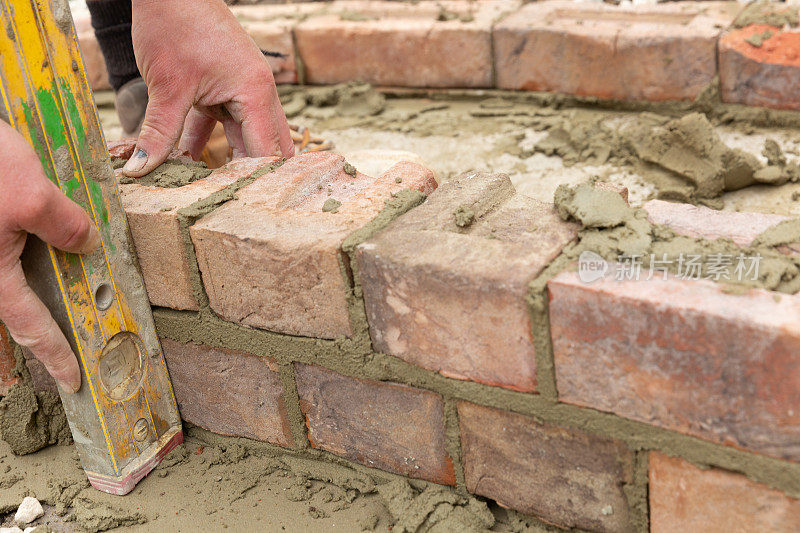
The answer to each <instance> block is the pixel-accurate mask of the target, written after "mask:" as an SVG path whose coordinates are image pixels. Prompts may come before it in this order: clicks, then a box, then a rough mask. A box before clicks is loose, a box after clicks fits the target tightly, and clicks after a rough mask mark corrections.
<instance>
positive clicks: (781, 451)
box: [548, 272, 800, 460]
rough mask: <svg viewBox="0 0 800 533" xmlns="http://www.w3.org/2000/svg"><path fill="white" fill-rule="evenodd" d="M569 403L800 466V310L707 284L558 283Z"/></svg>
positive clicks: (556, 330) (573, 278) (556, 337)
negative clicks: (799, 461)
mask: <svg viewBox="0 0 800 533" xmlns="http://www.w3.org/2000/svg"><path fill="white" fill-rule="evenodd" d="M548 289H549V291H550V325H551V333H552V339H553V354H554V358H555V369H556V381H557V384H558V394H559V399H560V400H561V401H563V402H567V403H572V404H576V405H581V406H586V407H591V408H593V409H599V410H601V411H610V412H613V413H616V414H618V415H621V416H624V417H628V418H632V419H635V420H639V421H642V422H646V423H648V424H652V425H655V426H660V427H664V428H668V429H673V430H677V431H680V432H682V433H687V434H689V435H694V436H696V437H700V438H703V439H706V440H709V441H712V442H717V443H722V444H727V445H731V446H735V447H737V448H746V449H749V450H753V451H756V452H761V453H764V454H767V455H772V456H775V457H779V458H785V459H792V460H800V395H798V394H797V390H798V387H800V358H798V357H797V354H798V351H799V350H800V300H798V298H797V297H794V296H786V295H783V296H779V295H777V294H776V293H771V292H769V291H764V290H755V289H754V290H750V291H749V292H747V293H746V294H743V295H737V294H731V293H727V292H725V290H724V287H723V286H722V285H720V284H717V283H714V282H712V281H706V280H698V281H692V280H679V279H674V278H672V279H667V280H662V279H660V278H655V279H652V280H650V281H615V280H614V279H613V278H605V279H602V280H599V281H595V282H594V283H592V284H584V283H581V282H580V281H579V280H578V277H577V275H576V274H575V273H574V272H565V273H562V274H560V275H559V276H557V277H556V278H554V279H553V280H551V281H550V282H549V283H548Z"/></svg>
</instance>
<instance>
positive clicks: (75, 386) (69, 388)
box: [58, 380, 81, 394]
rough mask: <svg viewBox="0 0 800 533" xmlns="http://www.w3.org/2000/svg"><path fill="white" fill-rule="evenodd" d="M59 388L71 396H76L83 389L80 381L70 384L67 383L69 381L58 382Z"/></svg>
mask: <svg viewBox="0 0 800 533" xmlns="http://www.w3.org/2000/svg"><path fill="white" fill-rule="evenodd" d="M58 386H59V387H61V388H62V389H63V390H64V392H68V393H70V394H75V393H76V392H78V391H79V390H80V389H81V382H80V381H78V382H76V383H70V382H67V381H62V380H59V381H58Z"/></svg>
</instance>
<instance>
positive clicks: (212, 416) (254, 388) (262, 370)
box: [161, 339, 293, 446]
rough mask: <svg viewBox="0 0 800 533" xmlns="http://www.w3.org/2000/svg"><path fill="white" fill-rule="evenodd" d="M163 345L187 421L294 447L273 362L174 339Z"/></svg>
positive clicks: (164, 340)
mask: <svg viewBox="0 0 800 533" xmlns="http://www.w3.org/2000/svg"><path fill="white" fill-rule="evenodd" d="M161 346H162V348H163V350H164V357H165V358H166V361H167V367H168V369H169V375H170V379H171V380H172V387H173V390H174V392H175V398H176V399H177V400H178V407H179V408H180V411H181V417H182V418H183V419H184V420H186V421H187V422H191V423H192V424H196V425H198V426H200V427H203V428H205V429H207V430H209V431H213V432H214V433H220V434H222V435H233V436H237V437H247V438H249V439H257V440H262V441H268V442H271V443H273V444H278V445H280V446H291V445H292V443H293V439H292V433H291V430H290V427H289V419H288V415H287V413H286V406H285V404H284V400H283V385H281V380H280V376H279V374H278V367H277V365H276V364H275V362H274V361H273V360H271V359H269V358H267V357H258V356H255V355H251V354H249V353H245V352H241V351H238V350H227V349H222V348H211V347H209V346H201V345H197V344H191V343H188V344H183V343H179V342H175V341H173V340H169V339H162V340H161Z"/></svg>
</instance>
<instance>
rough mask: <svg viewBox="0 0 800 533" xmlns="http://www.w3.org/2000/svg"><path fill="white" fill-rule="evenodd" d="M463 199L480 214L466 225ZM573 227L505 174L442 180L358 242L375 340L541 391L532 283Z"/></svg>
mask: <svg viewBox="0 0 800 533" xmlns="http://www.w3.org/2000/svg"><path fill="white" fill-rule="evenodd" d="M460 208H463V211H464V213H463V215H464V216H466V217H467V218H469V217H468V213H471V214H472V215H473V216H474V220H473V221H472V222H471V223H469V224H466V225H465V226H464V227H459V226H458V225H457V223H456V217H455V213H456V211H457V210H459V209H460ZM466 222H468V220H466V221H465V220H462V224H465V223H466ZM575 235H576V227H575V226H574V225H572V224H568V223H565V222H563V221H561V219H560V218H559V217H558V215H557V214H556V212H555V209H554V208H553V207H552V205H548V204H543V203H541V202H538V201H536V200H533V199H531V198H528V197H526V196H522V195H519V194H516V192H515V190H514V187H513V186H512V185H511V181H510V180H509V179H508V177H507V176H505V175H502V174H494V175H492V174H464V175H462V176H460V177H458V178H456V179H454V180H451V181H448V182H445V183H443V184H442V185H441V187H440V188H439V189H438V190H437V191H436V192H435V193H434V194H432V195H431V196H430V198H428V200H427V202H426V203H425V204H423V205H421V206H419V207H417V208H416V209H414V210H412V211H411V212H409V213H407V214H406V215H404V216H402V217H400V218H399V219H398V220H397V221H395V222H393V223H392V224H390V225H389V226H388V227H387V228H386V229H385V230H384V231H382V232H380V233H379V234H378V235H377V236H375V237H373V238H372V239H370V240H369V241H367V242H366V243H364V244H362V245H360V246H359V247H358V248H357V251H356V257H357V260H358V267H359V272H360V273H361V283H362V287H363V291H364V300H365V303H366V310H367V319H368V321H369V325H370V335H371V336H372V342H373V344H374V346H375V349H376V350H377V351H380V352H383V353H387V354H390V355H394V356H396V357H399V358H401V359H403V360H404V361H408V362H410V363H413V364H415V365H418V366H421V367H423V368H427V369H429V370H434V371H438V372H440V373H441V374H442V375H445V376H448V377H452V378H456V379H467V380H472V381H478V382H481V383H487V384H489V385H497V386H501V387H507V388H510V389H514V390H520V391H526V392H530V391H534V390H536V360H535V353H534V343H533V332H532V324H531V317H530V315H529V311H528V306H527V303H526V295H527V294H528V284H529V283H530V281H531V280H533V279H534V278H536V276H537V275H538V274H539V273H540V272H541V271H542V270H543V269H544V268H545V267H546V266H547V265H548V264H549V263H550V261H552V260H553V259H554V258H555V257H556V256H557V255H558V254H559V253H560V252H561V250H562V248H563V247H564V246H565V245H566V244H567V243H569V242H570V241H571V240H573V239H574V238H575Z"/></svg>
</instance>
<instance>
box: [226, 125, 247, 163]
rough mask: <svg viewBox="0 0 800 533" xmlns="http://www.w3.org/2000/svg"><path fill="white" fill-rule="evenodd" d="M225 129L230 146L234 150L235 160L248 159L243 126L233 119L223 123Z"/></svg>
mask: <svg viewBox="0 0 800 533" xmlns="http://www.w3.org/2000/svg"><path fill="white" fill-rule="evenodd" d="M222 126H223V127H224V128H225V137H226V138H227V139H228V146H230V147H231V149H232V150H233V159H237V158H239V157H246V156H247V155H248V152H247V147H246V146H245V142H244V138H243V137H242V126H241V124H239V123H238V122H236V121H235V120H233V119H232V118H229V119H226V120H223V121H222Z"/></svg>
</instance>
